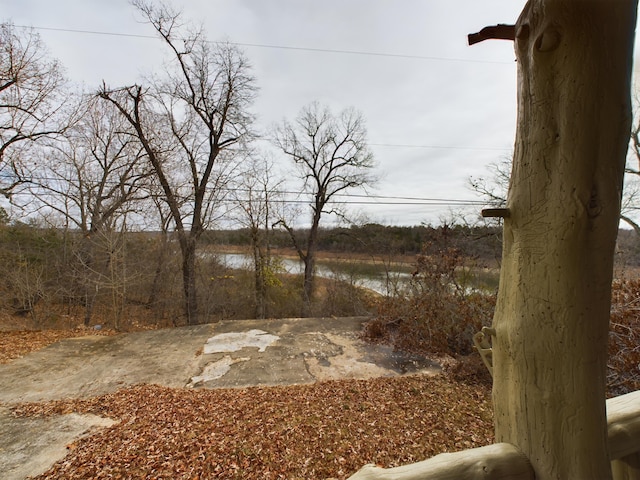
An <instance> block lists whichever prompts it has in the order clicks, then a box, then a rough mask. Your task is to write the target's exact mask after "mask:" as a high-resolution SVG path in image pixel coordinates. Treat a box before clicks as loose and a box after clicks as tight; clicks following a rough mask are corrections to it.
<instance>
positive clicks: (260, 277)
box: [251, 227, 268, 318]
mask: <svg viewBox="0 0 640 480" xmlns="http://www.w3.org/2000/svg"><path fill="white" fill-rule="evenodd" d="M251 247H252V249H253V266H254V271H255V276H254V281H255V282H254V283H255V284H254V301H255V316H256V318H265V316H266V313H267V309H266V303H267V285H266V278H265V273H266V269H267V268H268V258H267V257H266V256H265V254H264V252H263V251H262V247H261V241H260V230H259V229H258V228H256V227H252V228H251Z"/></svg>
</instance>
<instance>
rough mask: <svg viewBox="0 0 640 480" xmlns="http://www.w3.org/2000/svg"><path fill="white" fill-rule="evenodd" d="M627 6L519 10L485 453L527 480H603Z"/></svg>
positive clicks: (543, 5) (582, 2) (629, 27)
mask: <svg viewBox="0 0 640 480" xmlns="http://www.w3.org/2000/svg"><path fill="white" fill-rule="evenodd" d="M636 9H637V0H530V1H529V2H528V3H527V4H526V6H525V8H524V10H523V12H522V14H521V16H520V18H519V19H518V21H517V23H516V26H515V37H516V38H515V49H516V57H517V61H518V123H517V134H516V142H515V154H514V163H513V171H512V175H511V183H510V188H509V195H508V200H507V208H508V211H509V215H508V216H506V217H505V218H504V244H503V256H502V269H501V276H500V290H499V293H498V302H497V306H496V313H495V317H494V321H493V328H494V330H495V337H493V338H492V341H493V352H492V356H493V378H494V389H493V403H494V409H495V429H496V441H497V442H505V443H510V444H512V445H514V446H516V447H517V448H519V449H520V450H521V451H522V452H523V453H524V454H525V456H526V457H527V458H528V459H529V461H530V462H531V465H532V466H533V469H534V471H535V476H536V479H538V480H551V479H558V480H559V479H606V478H611V465H610V461H609V455H608V447H607V424H606V412H605V380H606V376H605V370H606V362H607V339H608V325H609V309H610V303H611V280H612V272H613V254H614V246H615V241H616V235H617V230H618V218H619V213H620V199H621V190H622V179H623V173H624V165H625V158H626V151H627V145H628V140H629V132H630V125H631V102H630V76H631V64H632V50H633V40H634V30H635V24H636Z"/></svg>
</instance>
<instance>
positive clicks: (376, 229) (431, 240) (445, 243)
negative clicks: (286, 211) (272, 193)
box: [203, 223, 502, 261]
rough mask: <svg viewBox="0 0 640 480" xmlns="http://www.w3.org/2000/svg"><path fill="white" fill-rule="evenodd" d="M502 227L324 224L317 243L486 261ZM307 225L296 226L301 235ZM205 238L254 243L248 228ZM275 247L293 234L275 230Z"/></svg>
mask: <svg viewBox="0 0 640 480" xmlns="http://www.w3.org/2000/svg"><path fill="white" fill-rule="evenodd" d="M501 231H502V229H501V227H499V226H495V225H476V226H472V225H458V224H453V225H440V226H436V227H434V226H429V225H416V226H389V225H380V224H376V223H367V224H365V225H352V226H350V227H333V228H320V229H319V232H318V239H317V246H318V249H319V250H321V251H324V252H334V253H358V254H368V255H389V254H391V255H417V254H420V253H422V252H423V249H424V248H425V245H432V246H433V247H438V248H447V247H452V248H456V249H458V250H460V251H461V252H463V253H464V255H465V256H467V257H473V258H477V259H480V260H483V261H496V260H499V259H500V256H501V254H502V250H501V248H502V243H501V239H500V238H501V237H500V236H501ZM307 232H308V230H306V229H295V230H293V234H294V235H296V236H298V237H299V238H304V237H305V235H307ZM203 241H204V242H206V243H209V244H214V245H215V244H219V245H233V246H246V245H248V244H249V243H250V232H249V230H248V229H233V230H216V231H211V232H207V233H206V234H205V237H204V240H203ZM270 241H271V245H272V246H273V247H274V248H289V247H291V241H290V240H289V234H288V233H287V232H283V231H280V230H275V231H273V233H272V234H271V240H270Z"/></svg>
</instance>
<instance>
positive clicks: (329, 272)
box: [215, 253, 410, 295]
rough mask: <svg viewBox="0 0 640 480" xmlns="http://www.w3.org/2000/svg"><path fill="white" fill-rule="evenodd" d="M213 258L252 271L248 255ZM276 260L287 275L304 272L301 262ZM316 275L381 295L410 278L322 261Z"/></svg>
mask: <svg viewBox="0 0 640 480" xmlns="http://www.w3.org/2000/svg"><path fill="white" fill-rule="evenodd" d="M215 256H216V258H217V259H218V261H219V262H220V263H222V264H223V265H225V266H226V267H228V268H237V269H244V270H252V269H253V258H252V257H251V256H250V255H247V254H244V253H216V254H215ZM277 258H278V261H279V262H280V265H282V268H283V269H284V270H285V271H286V272H287V273H291V274H294V275H300V274H302V273H303V272H304V264H303V263H302V262H301V261H299V260H295V259H292V258H287V257H277ZM347 265H348V264H347ZM316 275H317V276H319V277H323V278H339V279H341V280H344V281H347V282H350V283H352V284H353V285H355V286H358V287H362V288H366V289H369V290H372V291H374V292H377V293H380V294H382V295H390V294H392V293H393V292H394V290H395V289H396V288H397V286H398V284H400V283H403V282H405V281H406V280H408V279H409V278H410V275H409V274H408V273H406V272H400V271H385V270H384V269H383V268H380V271H379V272H378V273H375V274H374V273H368V274H362V273H359V274H354V273H349V272H348V268H341V269H337V268H335V267H330V266H327V265H325V264H323V263H322V261H319V262H318V263H317V264H316Z"/></svg>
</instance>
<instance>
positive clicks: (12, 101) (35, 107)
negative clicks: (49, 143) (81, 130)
mask: <svg viewBox="0 0 640 480" xmlns="http://www.w3.org/2000/svg"><path fill="white" fill-rule="evenodd" d="M63 84H64V79H63V75H62V68H61V66H60V64H59V63H58V62H57V61H56V60H52V59H50V58H49V57H48V53H47V51H46V49H45V46H44V44H43V43H42V41H41V40H40V37H39V36H38V34H36V33H35V32H34V31H33V30H21V31H20V30H19V29H18V28H17V27H14V26H13V25H12V24H10V23H2V24H0V178H2V183H1V184H0V194H2V195H4V196H6V197H8V196H9V195H10V194H11V192H12V190H14V189H15V187H16V186H18V185H19V184H21V183H23V182H24V180H25V178H24V177H25V171H24V167H25V166H24V164H23V162H22V160H23V157H24V156H25V155H26V151H27V150H28V149H29V147H30V146H32V144H33V142H35V141H36V140H38V139H40V138H43V137H48V136H51V135H55V134H57V133H60V131H61V130H63V129H64V127H62V126H61V125H60V124H59V123H58V122H57V121H56V114H57V113H58V112H59V111H60V109H61V108H62V105H63V103H64V99H63V98H62V96H61V89H62V86H63Z"/></svg>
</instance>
